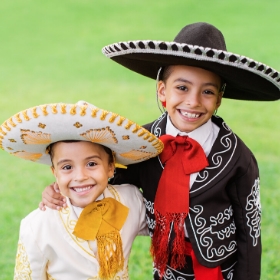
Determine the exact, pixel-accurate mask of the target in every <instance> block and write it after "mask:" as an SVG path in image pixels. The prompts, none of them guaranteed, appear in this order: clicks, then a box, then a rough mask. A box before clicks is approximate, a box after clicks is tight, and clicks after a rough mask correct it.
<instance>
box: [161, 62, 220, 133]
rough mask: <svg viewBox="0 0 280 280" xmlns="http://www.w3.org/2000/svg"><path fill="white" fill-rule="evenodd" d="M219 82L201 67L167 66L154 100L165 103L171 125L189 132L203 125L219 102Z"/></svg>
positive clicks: (217, 77) (216, 77)
mask: <svg viewBox="0 0 280 280" xmlns="http://www.w3.org/2000/svg"><path fill="white" fill-rule="evenodd" d="M220 88H221V79H220V77H219V76H218V75H216V74H215V73H213V72H210V71H207V70H204V69H202V68H197V67H191V66H183V65H176V66H171V69H170V75H169V77H168V78H167V80H166V81H165V82H164V81H159V83H158V97H159V99H160V101H161V102H166V110H167V112H168V114H169V116H170V119H171V121H172V123H173V125H174V126H175V127H176V128H177V129H179V130H180V131H182V132H191V131H193V130H195V129H196V128H198V127H200V126H201V125H203V124H204V123H206V122H207V121H208V120H209V119H210V118H211V116H212V115H213V113H214V111H215V110H216V109H218V108H219V106H220V105H221V100H222V92H220Z"/></svg>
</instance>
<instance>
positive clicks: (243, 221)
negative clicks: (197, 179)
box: [228, 154, 261, 280]
mask: <svg viewBox="0 0 280 280" xmlns="http://www.w3.org/2000/svg"><path fill="white" fill-rule="evenodd" d="M244 161H245V159H244ZM247 161H248V160H247ZM240 169H242V171H240V170H239V171H240V172H238V173H239V174H240V176H239V177H238V178H237V179H236V180H235V181H234V182H232V184H231V185H230V188H229V189H228V190H229V193H230V197H231V200H232V205H233V213H234V221H235V224H236V233H237V234H236V236H237V248H238V249H237V263H236V266H235V269H234V280H245V279H246V280H259V279H260V266H261V235H260V224H261V204H260V180H259V170H258V166H257V162H256V160H255V158H254V156H253V155H252V154H251V159H250V160H249V163H248V165H247V166H246V168H245V170H244V167H243V168H240Z"/></svg>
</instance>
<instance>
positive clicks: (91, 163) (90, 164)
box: [88, 161, 96, 167]
mask: <svg viewBox="0 0 280 280" xmlns="http://www.w3.org/2000/svg"><path fill="white" fill-rule="evenodd" d="M95 165H96V163H95V162H93V161H91V162H89V163H88V166H90V167H93V166H95Z"/></svg>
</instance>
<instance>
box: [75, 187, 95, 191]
mask: <svg viewBox="0 0 280 280" xmlns="http://www.w3.org/2000/svg"><path fill="white" fill-rule="evenodd" d="M90 188H91V186H89V187H85V188H74V190H75V191H76V192H83V191H87V190H89V189H90Z"/></svg>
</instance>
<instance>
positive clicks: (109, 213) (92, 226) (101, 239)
mask: <svg viewBox="0 0 280 280" xmlns="http://www.w3.org/2000/svg"><path fill="white" fill-rule="evenodd" d="M128 211H129V208H127V207H126V206H124V205H123V204H121V203H120V202H118V201H117V200H115V199H113V198H110V197H108V198H104V199H103V200H100V201H95V202H92V203H91V204H89V205H87V206H86V207H85V208H84V210H83V211H82V213H81V215H80V217H79V219H78V221H77V224H76V226H75V228H74V232H73V234H74V235H75V236H77V237H79V238H82V239H84V240H95V239H96V240H97V248H98V258H99V265H100V271H99V277H100V278H101V279H113V278H114V276H115V275H116V273H117V272H118V271H120V270H122V269H123V266H124V256H123V249H122V240H121V236H120V233H119V231H120V229H121V228H122V226H123V224H124V223H125V220H126V218H127V215H128Z"/></svg>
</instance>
